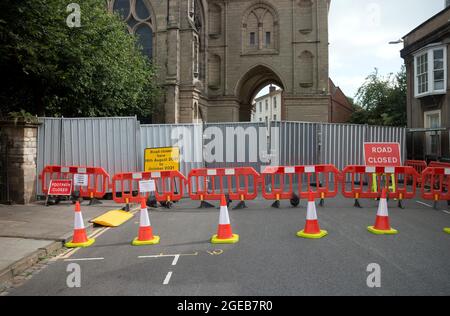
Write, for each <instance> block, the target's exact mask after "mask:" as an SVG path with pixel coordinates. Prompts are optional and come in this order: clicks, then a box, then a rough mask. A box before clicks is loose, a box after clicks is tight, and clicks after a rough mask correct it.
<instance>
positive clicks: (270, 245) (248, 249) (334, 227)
mask: <svg viewBox="0 0 450 316" xmlns="http://www.w3.org/2000/svg"><path fill="white" fill-rule="evenodd" d="M235 204H236V203H233V205H235ZM270 204H271V203H270V202H268V201H264V200H256V201H251V202H247V205H248V209H244V210H232V209H231V207H230V217H231V222H232V225H233V232H234V233H237V234H239V235H240V237H241V239H240V242H239V243H238V244H235V245H212V244H211V243H210V238H211V236H212V235H213V234H214V233H215V232H216V230H217V223H218V217H219V212H218V210H217V209H207V210H203V209H197V207H198V204H197V203H196V202H192V201H188V200H183V201H182V202H181V203H179V204H175V206H174V208H173V209H171V210H166V209H162V208H159V209H157V210H153V209H151V210H150V219H151V222H152V225H153V230H154V232H155V234H156V235H159V236H161V244H160V245H157V246H146V247H133V246H131V244H130V243H131V241H132V240H133V238H135V237H136V234H137V231H138V221H139V216H138V215H139V213H137V215H136V216H135V217H134V218H133V219H131V220H130V221H128V222H127V223H125V224H124V225H123V226H121V227H119V228H115V229H104V228H101V229H97V230H95V231H94V233H93V234H94V235H96V238H97V240H96V243H95V244H94V245H93V246H92V247H90V248H86V249H79V250H75V251H74V250H69V251H67V252H65V253H63V254H62V255H60V256H59V257H55V258H53V259H51V260H50V261H49V262H48V264H47V265H46V266H45V268H44V269H42V271H40V272H39V273H37V274H36V275H34V276H33V277H32V278H31V279H30V280H29V281H27V282H25V283H24V284H23V285H22V286H19V287H17V288H10V289H8V290H7V294H9V295H14V296H15V295H63V296H73V295H151V296H158V295H168V296H231V295H232V296H236V295H245V296H265V295H280V296H285V295H286V296H290V295H450V264H449V263H450V252H449V251H448V250H449V246H450V236H449V235H448V234H445V233H443V228H444V227H448V226H449V224H450V215H449V213H448V212H447V211H442V210H439V211H437V210H433V209H432V208H430V207H429V206H427V205H426V204H427V203H424V202H421V201H416V200H410V201H406V202H405V209H404V210H402V209H399V208H397V207H396V202H395V201H390V202H389V212H390V214H389V215H390V219H391V224H392V226H393V227H394V228H396V229H398V231H399V234H398V235H395V236H376V235H372V234H370V233H369V232H368V231H367V226H369V225H373V222H374V221H375V215H376V210H377V205H378V202H377V201H373V200H370V201H369V200H362V201H361V204H362V205H363V207H364V208H363V209H356V208H353V206H352V205H353V201H352V200H348V199H347V200H346V199H343V198H342V197H338V198H336V199H330V200H327V201H326V204H325V207H324V208H320V207H317V212H318V216H319V222H320V225H321V228H322V229H326V230H328V232H329V235H328V236H327V237H325V238H323V239H320V240H307V239H300V238H298V237H296V235H295V234H296V232H297V231H299V230H300V229H303V226H304V223H305V215H306V208H305V205H306V201H304V200H302V201H301V207H300V208H296V209H294V208H291V207H290V206H289V203H288V202H285V201H284V202H282V207H281V208H280V209H272V208H270ZM440 207H441V209H442V208H444V207H446V205H444V203H442V204H440ZM73 264H76V265H78V266H79V267H80V276H81V279H80V284H79V285H80V287H74V288H72V287H69V286H68V285H69V284H70V280H71V273H72V272H73V271H74V270H71V269H73ZM370 264H377V265H379V267H380V273H381V284H380V287H379V288H371V287H369V286H368V277H369V275H370V273H371V272H370V271H368V266H369V265H370ZM71 265H72V266H71ZM68 268H70V269H68ZM68 270H69V271H68Z"/></svg>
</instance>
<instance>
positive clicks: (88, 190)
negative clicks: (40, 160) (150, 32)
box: [39, 166, 110, 199]
mask: <svg viewBox="0 0 450 316" xmlns="http://www.w3.org/2000/svg"><path fill="white" fill-rule="evenodd" d="M76 174H85V175H87V176H88V183H87V186H76V185H75V183H74V185H73V186H72V192H73V191H79V192H80V196H81V197H85V198H97V199H101V198H103V197H104V196H105V194H106V192H107V190H108V186H109V178H110V176H109V174H108V173H107V172H106V171H105V169H103V168H99V167H80V166H71V167H62V166H46V167H45V168H44V169H43V170H42V173H41V174H40V175H39V179H40V181H41V185H42V191H43V193H44V194H45V195H47V193H48V189H49V184H50V180H56V179H70V180H73V179H74V176H75V175H76Z"/></svg>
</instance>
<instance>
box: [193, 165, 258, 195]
mask: <svg viewBox="0 0 450 316" xmlns="http://www.w3.org/2000/svg"><path fill="white" fill-rule="evenodd" d="M259 179H260V175H259V173H258V172H256V171H255V169H253V168H249V167H242V168H219V169H194V170H192V171H191V172H190V173H189V181H188V183H189V196H190V198H191V199H192V200H195V201H220V199H221V197H222V195H223V194H227V195H228V196H229V198H230V199H231V200H235V201H237V200H239V201H249V200H254V199H256V197H257V196H258V183H259V181H260V180H259ZM242 181H243V183H242ZM252 188H253V189H252Z"/></svg>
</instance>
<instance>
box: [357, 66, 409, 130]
mask: <svg viewBox="0 0 450 316" xmlns="http://www.w3.org/2000/svg"><path fill="white" fill-rule="evenodd" d="M406 93H407V82H406V68H405V66H402V69H401V70H400V72H398V73H397V74H396V75H392V74H391V75H388V76H381V75H380V74H379V73H378V70H377V69H375V71H374V72H373V73H372V74H370V75H369V76H368V77H367V78H366V81H365V83H364V84H363V85H362V86H361V87H360V88H359V90H358V93H357V94H356V104H355V105H354V110H355V111H354V113H353V115H352V120H351V122H352V123H357V124H369V125H381V126H406V124H407V118H406Z"/></svg>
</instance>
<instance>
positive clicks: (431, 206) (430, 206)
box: [416, 201, 450, 215]
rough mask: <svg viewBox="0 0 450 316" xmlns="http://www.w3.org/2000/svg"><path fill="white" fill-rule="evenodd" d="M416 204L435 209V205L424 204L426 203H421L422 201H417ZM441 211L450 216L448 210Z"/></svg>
mask: <svg viewBox="0 0 450 316" xmlns="http://www.w3.org/2000/svg"><path fill="white" fill-rule="evenodd" d="M416 203H417V204H421V205H424V206H426V207H429V208H433V205H430V204H427V203H424V202H421V201H416ZM440 211H442V212H444V213H445V214H449V215H450V212H449V211H446V210H440Z"/></svg>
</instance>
